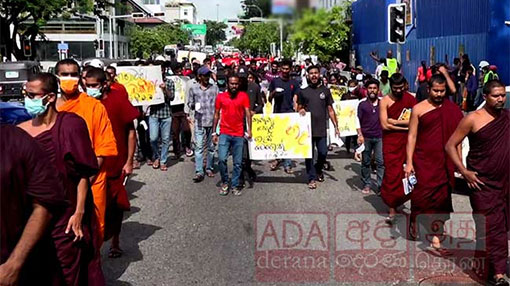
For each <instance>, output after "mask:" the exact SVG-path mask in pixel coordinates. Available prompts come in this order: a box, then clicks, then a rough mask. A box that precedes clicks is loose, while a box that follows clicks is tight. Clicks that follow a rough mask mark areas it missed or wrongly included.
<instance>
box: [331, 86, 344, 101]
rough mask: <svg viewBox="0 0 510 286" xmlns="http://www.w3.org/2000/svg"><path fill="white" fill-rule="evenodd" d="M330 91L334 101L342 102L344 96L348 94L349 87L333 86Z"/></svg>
mask: <svg viewBox="0 0 510 286" xmlns="http://www.w3.org/2000/svg"><path fill="white" fill-rule="evenodd" d="M329 91H330V92H331V96H332V97H333V101H340V100H342V96H343V95H344V94H345V93H346V92H347V87H345V86H340V85H332V86H331V87H330V88H329Z"/></svg>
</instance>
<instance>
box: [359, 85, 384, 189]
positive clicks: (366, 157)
mask: <svg viewBox="0 0 510 286" xmlns="http://www.w3.org/2000/svg"><path fill="white" fill-rule="evenodd" d="M365 86H366V88H367V92H368V96H367V99H366V100H362V101H361V102H360V104H359V105H358V118H359V122H360V128H358V129H357V131H358V144H360V145H361V144H364V145H365V150H364V151H363V153H362V158H361V179H362V181H363V185H364V187H363V190H362V191H361V192H362V193H363V194H370V191H371V189H372V187H371V185H372V180H371V178H370V174H371V171H372V168H371V166H370V162H371V159H372V154H374V157H375V164H376V166H377V185H376V186H377V188H376V193H379V188H380V187H381V184H382V179H383V176H384V160H383V154H382V128H381V122H380V121H379V81H378V80H376V79H369V80H367V82H366V83H365Z"/></svg>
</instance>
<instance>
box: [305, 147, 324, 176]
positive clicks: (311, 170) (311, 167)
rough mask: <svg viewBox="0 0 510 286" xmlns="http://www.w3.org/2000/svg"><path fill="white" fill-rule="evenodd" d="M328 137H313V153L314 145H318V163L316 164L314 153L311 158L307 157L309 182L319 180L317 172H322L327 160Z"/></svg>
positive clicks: (306, 164)
mask: <svg viewBox="0 0 510 286" xmlns="http://www.w3.org/2000/svg"><path fill="white" fill-rule="evenodd" d="M327 140H328V139H327V137H312V154H315V152H313V146H314V145H315V146H316V147H317V163H316V164H314V163H313V161H314V159H315V158H314V155H312V158H311V159H305V166H306V173H307V174H308V182H310V181H312V180H314V181H315V180H317V174H322V168H324V163H325V162H326V156H327V155H328V146H327Z"/></svg>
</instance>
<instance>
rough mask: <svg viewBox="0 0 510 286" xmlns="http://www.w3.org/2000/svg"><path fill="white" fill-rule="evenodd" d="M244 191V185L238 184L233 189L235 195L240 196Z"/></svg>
mask: <svg viewBox="0 0 510 286" xmlns="http://www.w3.org/2000/svg"><path fill="white" fill-rule="evenodd" d="M242 192H243V187H242V186H237V187H235V188H234V190H233V191H232V194H234V196H240V195H241V194H242Z"/></svg>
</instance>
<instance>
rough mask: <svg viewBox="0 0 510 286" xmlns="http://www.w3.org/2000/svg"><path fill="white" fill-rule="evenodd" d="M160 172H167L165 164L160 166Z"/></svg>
mask: <svg viewBox="0 0 510 286" xmlns="http://www.w3.org/2000/svg"><path fill="white" fill-rule="evenodd" d="M159 169H160V170H161V171H168V166H167V165H165V164H161V166H160V168H159Z"/></svg>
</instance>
